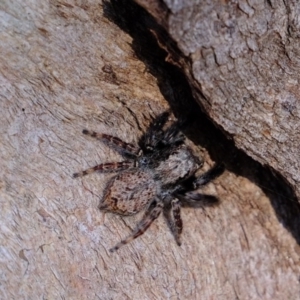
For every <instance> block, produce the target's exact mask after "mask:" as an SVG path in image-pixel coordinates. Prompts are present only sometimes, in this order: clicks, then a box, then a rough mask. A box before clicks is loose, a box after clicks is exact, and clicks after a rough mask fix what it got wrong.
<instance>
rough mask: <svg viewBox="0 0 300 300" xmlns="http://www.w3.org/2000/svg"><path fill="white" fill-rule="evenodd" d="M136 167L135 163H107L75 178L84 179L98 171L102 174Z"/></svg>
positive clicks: (77, 174) (80, 173) (79, 173)
mask: <svg viewBox="0 0 300 300" xmlns="http://www.w3.org/2000/svg"><path fill="white" fill-rule="evenodd" d="M133 167H135V161H121V162H113V163H105V164H100V165H97V166H94V167H92V168H89V169H86V170H84V171H81V172H78V173H74V174H73V178H77V177H82V176H85V175H88V174H91V173H93V172H96V171H100V172H101V171H102V172H117V171H122V170H126V169H129V168H133Z"/></svg>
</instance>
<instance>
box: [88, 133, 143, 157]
mask: <svg viewBox="0 0 300 300" xmlns="http://www.w3.org/2000/svg"><path fill="white" fill-rule="evenodd" d="M82 133H83V134H85V135H89V136H91V137H93V138H96V139H99V140H104V141H106V142H107V144H108V145H110V146H113V147H114V148H116V150H118V151H119V152H120V154H122V155H125V156H126V155H129V156H133V157H137V155H138V153H139V151H140V148H139V147H136V146H134V145H132V144H130V143H126V142H124V141H122V140H121V139H119V138H117V137H115V136H112V135H108V134H105V133H97V132H95V131H90V130H87V129H84V130H83V131H82Z"/></svg>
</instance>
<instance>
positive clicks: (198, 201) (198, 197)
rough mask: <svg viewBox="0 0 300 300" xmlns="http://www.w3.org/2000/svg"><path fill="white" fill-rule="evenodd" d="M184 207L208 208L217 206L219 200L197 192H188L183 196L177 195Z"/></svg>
mask: <svg viewBox="0 0 300 300" xmlns="http://www.w3.org/2000/svg"><path fill="white" fill-rule="evenodd" d="M176 197H178V198H179V199H180V200H181V202H182V204H183V206H189V207H201V208H204V207H207V206H215V205H218V204H219V202H220V201H219V199H218V198H217V197H215V196H212V195H206V194H200V193H199V192H197V191H192V192H186V193H184V194H183V195H182V194H181V195H179V194H177V195H176Z"/></svg>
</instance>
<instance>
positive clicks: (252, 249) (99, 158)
mask: <svg viewBox="0 0 300 300" xmlns="http://www.w3.org/2000/svg"><path fill="white" fill-rule="evenodd" d="M0 14H1V18H0V53H1V54H0V84H1V90H0V108H1V109H0V114H1V117H0V128H1V136H0V143H1V152H0V155H1V160H0V164H1V168H0V176H1V177H0V179H1V181H0V184H1V185H0V205H1V216H0V270H1V271H0V278H1V285H0V298H1V299H60V298H63V299H296V298H297V297H298V296H299V292H300V287H299V281H298V276H299V271H300V262H299V246H298V244H297V241H299V223H298V222H299V221H298V209H299V208H298V206H297V202H295V201H293V200H294V194H293V192H292V190H290V189H289V187H288V186H286V185H285V184H284V183H282V178H280V177H278V176H277V175H276V176H275V175H273V174H272V173H271V172H269V171H268V170H267V169H264V168H263V167H261V166H260V165H259V164H258V163H256V162H254V161H253V160H251V159H250V158H249V157H247V156H246V155H244V154H243V153H242V152H240V151H238V150H236V149H235V147H234V146H233V143H232V142H231V141H228V140H226V138H224V136H223V135H222V133H220V131H218V130H217V129H216V128H214V126H213V125H212V124H211V123H210V122H209V120H207V119H206V118H205V116H204V115H203V114H202V113H201V112H200V111H199V110H198V108H197V106H196V105H195V104H194V102H193V98H192V97H191V91H190V89H189V87H188V84H187V82H185V80H184V77H183V76H182V75H181V73H180V71H179V70H178V69H177V68H176V67H173V66H171V65H170V64H168V63H166V62H164V55H165V53H164V52H163V51H162V50H160V49H159V47H158V45H157V44H156V43H155V39H154V38H153V37H152V35H151V34H150V32H149V31H148V28H152V26H155V24H154V23H153V20H152V19H151V18H150V17H148V16H147V14H145V13H144V12H143V11H142V10H140V9H139V8H138V7H137V6H135V5H134V4H133V3H131V2H130V1H112V2H105V3H102V2H101V1H91V2H90V3H89V2H86V3H85V4H83V2H80V1H78V2H76V1H50V2H47V1H44V0H39V1H13V2H11V1H8V0H7V1H6V0H4V1H2V2H1V3H0ZM148 26H149V27H148ZM206 59H208V57H207V58H206ZM205 72H206V74H207V76H211V77H213V76H215V75H214V74H215V73H214V72H220V69H218V68H216V69H215V68H213V66H211V67H210V68H208V67H206V71H205ZM283 82H284V81H283ZM216 85H217V88H216V89H217V90H218V83H217V82H216ZM213 88H214V87H213V85H212V89H208V88H207V87H206V89H205V90H208V92H207V93H208V94H207V95H206V96H207V97H208V96H210V94H209V92H210V93H212V91H213ZM231 89H232V93H235V92H236V93H238V90H239V89H238V87H234V86H233V85H232V86H231ZM211 95H212V94H211ZM212 96H213V95H212ZM235 97H238V96H235ZM208 99H209V100H211V99H210V98H208ZM212 99H213V100H211V101H216V98H214V97H212ZM226 99H227V98H225V100H226ZM274 99H275V98H274ZM274 99H273V100H274ZM223 100H224V99H223ZM249 101H250V100H249ZM274 101H275V100H274ZM208 103H209V102H207V106H208ZM276 103H277V102H276ZM169 107H171V108H172V110H173V112H174V114H175V115H176V116H177V117H181V116H183V117H185V118H187V117H189V118H192V120H191V125H190V127H189V128H187V130H186V131H185V134H186V135H187V137H188V143H189V144H190V145H191V147H193V149H194V151H195V153H197V154H198V155H201V156H203V157H204V158H205V160H206V163H205V165H204V168H203V169H204V170H205V169H207V168H208V167H209V165H212V160H224V161H225V163H226V166H227V168H228V171H226V172H225V173H224V174H223V175H222V176H221V177H220V178H219V179H217V180H216V181H215V183H214V184H211V185H209V186H208V187H207V189H206V192H207V193H211V194H214V195H218V197H219V198H220V199H221V200H222V203H221V205H220V206H218V207H217V208H214V209H207V210H206V211H202V210H200V209H189V208H187V209H183V210H182V218H183V222H184V232H183V245H182V246H181V247H178V246H177V245H176V243H175V241H174V239H173V237H172V235H171V233H170V232H169V230H168V229H167V226H166V224H165V223H164V220H163V218H160V219H159V220H158V221H157V222H155V223H154V224H153V225H152V226H151V228H150V229H149V230H148V231H147V232H146V233H145V234H144V235H143V236H142V237H140V238H139V239H137V240H136V241H134V242H133V243H131V244H130V245H128V246H126V247H124V248H122V249H120V250H119V252H117V253H114V254H110V253H109V252H108V249H109V248H110V247H111V246H113V245H114V244H115V243H116V242H118V241H119V240H120V239H121V237H124V236H126V234H127V233H128V232H129V231H130V229H131V228H132V227H134V225H135V224H136V222H137V220H139V218H140V216H136V217H128V218H121V217H119V216H116V215H111V214H107V215H105V216H104V215H103V214H102V213H101V212H100V211H99V210H98V209H97V206H98V203H99V197H101V195H102V192H103V188H104V187H105V185H106V183H107V181H108V180H109V178H110V177H111V175H109V174H93V175H90V176H88V177H84V178H83V179H73V178H72V177H71V176H72V173H73V172H76V171H79V170H82V169H85V168H87V167H90V166H93V165H95V164H97V163H100V162H108V161H118V160H121V158H120V157H119V156H118V155H117V154H116V153H115V152H114V151H112V150H111V149H109V148H108V147H106V146H105V145H103V144H101V143H100V142H98V141H96V140H93V139H90V138H86V137H85V136H83V135H82V134H81V131H82V129H83V128H88V129H93V130H96V131H99V132H104V133H108V134H113V135H115V136H118V137H120V138H122V139H124V140H126V141H128V142H132V143H135V142H136V141H137V140H138V138H139V137H140V136H141V134H142V132H143V131H144V130H145V128H146V127H147V125H148V124H149V122H150V121H151V119H152V118H153V117H155V116H156V115H158V114H159V113H161V112H162V111H164V110H166V109H168V108H169ZM212 107H213V105H212ZM209 111H210V114H211V116H213V113H212V111H213V110H212V109H211V110H209ZM250 111H251V110H250ZM250 111H249V113H250ZM191 112H192V113H191ZM293 114H294V115H291V116H294V117H296V116H297V112H294V113H293ZM291 116H290V117H291ZM219 118H221V116H219ZM222 118H225V117H224V115H223V116H222ZM240 139H241V140H242V138H240ZM203 146H205V147H207V149H208V151H206V150H204V148H203ZM228 157H230V158H228ZM211 158H212V160H211ZM240 175H243V176H240ZM257 185H261V186H262V188H259V187H258V186H257ZM287 200H290V204H289V205H287ZM279 221H280V222H279Z"/></svg>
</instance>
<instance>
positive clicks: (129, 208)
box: [99, 169, 158, 215]
mask: <svg viewBox="0 0 300 300" xmlns="http://www.w3.org/2000/svg"><path fill="white" fill-rule="evenodd" d="M157 192H158V185H157V183H156V182H155V181H154V180H153V176H152V174H151V173H150V172H147V171H142V170H137V169H134V170H130V171H124V172H122V173H120V174H118V175H117V176H115V177H113V178H112V179H111V181H110V182H109V183H108V185H107V188H106V190H105V192H104V196H103V198H102V200H101V202H100V204H99V209H100V210H104V211H108V212H112V213H117V214H120V215H133V214H135V213H137V212H139V211H141V210H143V209H144V208H145V206H146V205H147V204H148V203H149V202H150V201H151V200H152V199H153V198H154V197H155V196H156V194H157Z"/></svg>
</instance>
